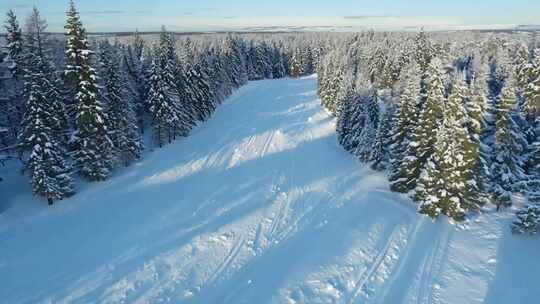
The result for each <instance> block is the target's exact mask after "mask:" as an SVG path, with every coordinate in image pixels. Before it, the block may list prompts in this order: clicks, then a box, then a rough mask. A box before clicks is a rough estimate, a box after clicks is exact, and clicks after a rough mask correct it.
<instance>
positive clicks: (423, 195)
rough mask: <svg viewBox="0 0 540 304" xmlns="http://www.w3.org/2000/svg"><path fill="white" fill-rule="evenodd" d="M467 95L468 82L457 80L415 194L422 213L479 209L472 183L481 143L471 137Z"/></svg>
mask: <svg viewBox="0 0 540 304" xmlns="http://www.w3.org/2000/svg"><path fill="white" fill-rule="evenodd" d="M428 99H429V98H428ZM465 99H466V95H465V85H464V83H463V81H457V82H456V83H454V85H453V90H452V93H451V94H450V96H449V97H448V101H447V104H446V107H445V109H444V118H443V123H442V125H440V126H439V127H438V131H437V140H436V142H435V145H434V151H433V153H432V154H431V156H430V158H429V159H428V162H427V163H426V166H425V167H424V169H423V170H422V173H421V174H420V178H419V180H418V184H417V187H416V191H415V196H414V198H415V200H416V201H417V202H418V203H419V204H420V206H419V210H420V213H423V214H426V215H428V216H430V217H432V218H437V217H438V216H439V215H441V214H445V215H447V216H448V217H450V218H452V219H454V220H462V219H463V218H464V216H465V214H466V212H467V211H470V210H478V209H479V206H478V205H477V203H476V202H477V200H476V199H475V195H476V193H475V192H474V191H470V190H473V189H474V187H471V184H470V183H474V180H472V174H471V173H472V168H473V167H474V164H475V162H476V157H477V155H478V145H477V144H475V143H474V142H472V141H471V140H470V137H469V134H468V130H467V128H466V127H465V124H464V118H465V114H466V113H465V108H464V104H465Z"/></svg>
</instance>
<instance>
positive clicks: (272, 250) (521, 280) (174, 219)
mask: <svg viewBox="0 0 540 304" xmlns="http://www.w3.org/2000/svg"><path fill="white" fill-rule="evenodd" d="M334 124H335V122H334V120H333V119H332V118H331V117H329V116H328V114H327V113H326V112H325V111H324V110H323V109H322V108H321V107H320V106H319V100H318V99H317V96H316V78H315V77H313V76H312V77H305V78H301V79H294V80H293V79H282V80H265V81H258V82H251V83H249V84H248V85H247V86H245V87H243V88H241V89H240V90H238V91H237V92H236V93H235V94H234V95H233V96H232V97H231V98H229V100H228V101H227V102H225V103H224V104H223V105H222V106H221V107H219V109H218V111H217V113H216V114H215V116H214V117H213V118H212V119H211V120H210V121H208V122H206V123H205V124H203V125H201V126H200V127H198V128H197V129H196V130H194V132H193V134H192V135H191V136H190V137H188V138H184V139H182V140H179V141H177V142H175V143H173V144H171V145H169V146H166V147H164V148H163V149H156V150H155V151H153V152H152V153H148V154H147V155H146V157H145V159H143V160H142V161H141V162H140V163H138V164H136V165H135V166H133V167H132V168H127V169H122V170H119V171H118V172H117V173H116V175H115V176H114V177H113V178H112V179H111V180H110V181H108V182H106V183H102V184H91V185H88V184H87V185H82V186H81V187H82V188H81V189H80V191H79V193H78V194H77V196H75V197H73V198H71V199H68V200H65V201H63V202H61V203H59V204H57V205H56V206H55V207H54V208H47V207H45V204H44V203H43V202H41V201H38V200H37V199H35V198H32V197H31V196H30V195H29V194H28V193H30V190H29V189H28V186H24V187H26V188H21V187H15V186H14V185H15V183H21V184H24V185H26V181H25V180H24V178H23V177H21V176H19V175H17V174H15V173H14V172H15V171H16V170H13V174H12V175H13V176H11V177H10V178H8V179H6V182H4V183H2V184H0V192H2V193H7V194H8V195H7V197H8V198H9V199H8V202H7V203H5V204H4V205H2V206H0V210H4V211H3V213H0V281H1V282H0V283H1V284H0V303H96V302H99V303H234V304H237V303H344V304H345V303H347V304H349V303H350V304H353V303H508V302H509V301H511V300H514V301H516V303H517V302H519V303H534V301H535V300H537V299H538V298H539V297H540V292H539V291H538V289H537V288H536V286H535V285H536V284H534V282H535V279H533V278H532V277H531V278H530V279H528V277H527V275H524V273H526V272H528V273H531V274H532V275H534V274H535V273H538V272H540V262H539V260H538V259H537V253H538V252H539V251H540V246H539V245H538V242H534V240H530V239H526V238H520V237H516V236H511V235H510V234H509V232H508V229H507V225H508V223H509V221H511V216H508V215H504V214H493V213H488V214H484V215H480V216H478V217H477V218H476V219H474V220H471V221H469V222H467V223H464V224H459V225H452V224H450V223H448V221H447V220H446V219H441V220H438V221H437V222H432V221H431V220H429V219H427V218H425V217H422V216H420V215H418V214H417V213H416V210H415V206H414V204H413V203H412V202H410V200H408V199H407V198H405V197H404V196H402V195H398V194H395V193H391V192H390V191H389V190H388V184H387V182H386V178H385V177H384V174H383V173H377V172H374V171H371V170H370V169H368V168H366V167H364V166H362V165H361V164H359V163H358V162H356V161H355V160H354V159H353V158H352V157H351V156H350V155H348V154H347V153H346V152H344V151H343V150H342V149H341V148H340V147H339V146H338V145H337V143H336V136H335V134H334ZM10 183H11V184H10ZM531 241H532V242H531Z"/></svg>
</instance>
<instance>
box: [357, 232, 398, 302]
mask: <svg viewBox="0 0 540 304" xmlns="http://www.w3.org/2000/svg"><path fill="white" fill-rule="evenodd" d="M396 234H397V235H398V237H399V227H394V228H392V230H391V232H390V233H389V234H388V235H386V234H385V235H384V236H380V237H379V239H380V240H387V241H386V242H385V243H384V245H383V247H382V248H381V249H380V250H379V252H378V253H377V254H376V255H375V256H374V258H373V259H372V261H371V263H370V266H368V268H367V269H366V270H365V271H364V272H362V274H361V275H360V277H359V278H358V279H357V280H356V282H355V285H354V286H355V287H354V289H353V292H352V294H351V297H350V299H349V300H348V301H347V303H349V304H354V303H355V302H356V299H357V298H358V296H360V294H361V293H362V292H363V291H362V289H363V288H364V286H365V284H366V283H367V282H369V280H370V279H371V278H372V277H373V275H374V274H375V272H376V271H377V269H378V268H379V267H380V266H381V264H382V262H383V260H384V258H385V257H386V255H387V253H388V251H389V249H390V246H391V245H392V244H393V241H394V240H395V238H396ZM387 236H388V237H387ZM379 245H380V244H379V243H378V244H377V245H376V248H377V247H380V246H379Z"/></svg>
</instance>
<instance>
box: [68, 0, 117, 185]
mask: <svg viewBox="0 0 540 304" xmlns="http://www.w3.org/2000/svg"><path fill="white" fill-rule="evenodd" d="M65 28H66V30H67V51H66V57H67V63H66V68H65V72H64V74H65V77H66V80H67V81H68V83H69V84H70V85H71V86H72V87H73V89H74V92H75V95H74V96H75V97H74V103H75V106H76V108H75V133H74V134H73V138H72V152H73V158H74V160H75V163H76V165H77V167H78V168H79V172H80V174H81V176H83V177H84V178H86V179H87V180H89V181H103V180H105V179H107V177H108V176H109V174H110V169H111V168H112V166H113V144H112V141H111V139H110V138H109V131H108V130H107V126H106V124H107V120H108V117H107V115H106V114H105V110H104V108H103V105H102V103H101V100H100V99H99V86H98V77H97V75H96V71H95V70H94V69H93V68H92V66H91V65H92V59H91V57H92V55H93V52H92V51H91V50H90V49H89V45H88V41H87V39H86V32H85V30H84V28H83V25H82V23H81V21H80V19H79V13H78V11H77V10H76V8H75V5H74V3H73V1H71V2H70V7H69V9H68V12H67V24H66V26H65Z"/></svg>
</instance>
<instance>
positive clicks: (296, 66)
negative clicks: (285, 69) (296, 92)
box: [289, 49, 304, 78]
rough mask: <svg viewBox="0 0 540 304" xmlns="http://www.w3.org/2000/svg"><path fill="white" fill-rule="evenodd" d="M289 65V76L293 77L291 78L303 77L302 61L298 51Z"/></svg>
mask: <svg viewBox="0 0 540 304" xmlns="http://www.w3.org/2000/svg"><path fill="white" fill-rule="evenodd" d="M289 65H290V69H289V75H291V77H293V78H298V77H300V76H302V75H303V73H304V71H302V61H301V58H300V51H299V50H298V49H296V50H295V51H294V52H293V54H292V57H291V60H290V63H289Z"/></svg>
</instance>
